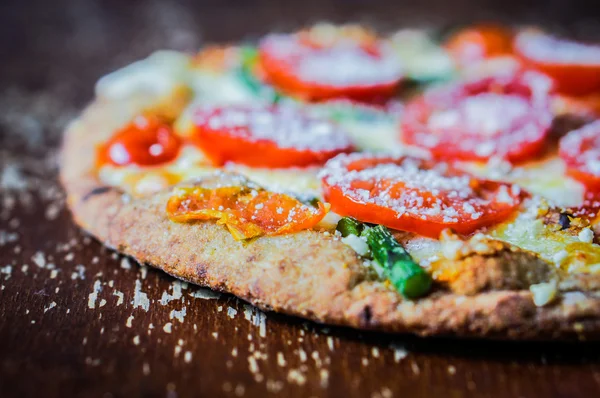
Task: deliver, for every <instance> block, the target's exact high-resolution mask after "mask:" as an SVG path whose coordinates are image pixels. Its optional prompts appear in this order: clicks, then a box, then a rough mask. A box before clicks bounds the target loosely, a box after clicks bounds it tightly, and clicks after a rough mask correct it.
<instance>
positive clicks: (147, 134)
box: [97, 115, 182, 166]
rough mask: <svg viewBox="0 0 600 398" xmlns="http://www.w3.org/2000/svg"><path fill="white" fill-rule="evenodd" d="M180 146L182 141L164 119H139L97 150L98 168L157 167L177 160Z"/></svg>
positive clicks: (142, 117) (147, 116)
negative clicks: (108, 165) (100, 166)
mask: <svg viewBox="0 0 600 398" xmlns="http://www.w3.org/2000/svg"><path fill="white" fill-rule="evenodd" d="M181 145H182V141H181V139H180V138H179V137H177V135H175V133H173V130H172V129H171V126H170V125H169V124H168V123H166V122H164V121H163V120H162V119H160V118H158V117H155V116H150V115H144V116H137V117H136V118H135V119H134V120H133V121H132V122H131V123H129V124H128V125H127V126H125V127H124V128H123V129H121V130H119V131H117V132H116V134H115V135H114V136H113V137H112V138H111V139H110V140H109V141H108V142H106V143H105V144H103V145H102V146H100V147H99V148H98V152H97V156H98V164H99V165H103V164H112V165H114V166H126V165H129V164H136V165H138V166H155V165H158V164H162V163H167V162H170V161H171V160H173V159H175V158H176V157H177V155H178V154H179V150H180V148H181Z"/></svg>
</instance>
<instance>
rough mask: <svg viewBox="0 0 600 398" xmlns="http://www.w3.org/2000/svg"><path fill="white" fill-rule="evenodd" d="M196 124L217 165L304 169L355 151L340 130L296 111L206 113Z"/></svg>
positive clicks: (264, 108)
mask: <svg viewBox="0 0 600 398" xmlns="http://www.w3.org/2000/svg"><path fill="white" fill-rule="evenodd" d="M194 124H195V126H196V128H197V131H196V134H195V142H196V143H197V145H198V146H199V147H200V148H201V149H202V150H203V151H204V152H205V153H206V155H207V156H208V157H209V158H210V159H211V160H212V161H213V162H214V163H215V164H217V165H222V164H224V163H226V162H236V163H242V164H245V165H248V166H254V167H272V168H276V167H304V166H310V165H316V164H323V163H325V161H327V159H329V158H332V157H334V156H335V155H337V154H339V153H342V152H349V151H351V150H352V149H353V148H352V144H351V142H350V139H349V138H348V136H347V135H346V134H345V133H344V132H343V131H342V130H340V129H339V128H338V127H337V125H335V124H333V123H331V122H329V121H327V120H324V119H319V118H313V117H310V116H308V115H306V114H305V113H303V112H302V111H301V110H300V109H299V108H297V107H293V106H257V107H249V106H234V107H224V108H203V109H199V110H198V111H197V112H196V113H195V114H194Z"/></svg>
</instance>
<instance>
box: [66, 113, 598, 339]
mask: <svg viewBox="0 0 600 398" xmlns="http://www.w3.org/2000/svg"><path fill="white" fill-rule="evenodd" d="M130 111H131V109H129V110H128V109H127V106H126V104H120V103H109V102H102V101H96V102H94V103H92V104H91V105H90V106H89V107H88V108H87V109H86V110H85V111H84V113H83V114H82V115H81V117H80V118H79V119H77V120H75V121H74V122H73V123H72V124H71V125H70V127H69V128H68V130H67V131H66V133H65V136H64V142H63V148H62V149H63V150H62V157H61V174H60V177H61V181H62V183H63V185H64V187H65V189H66V191H67V196H68V205H69V208H70V209H71V211H72V213H73V217H74V219H75V222H76V223H77V224H79V225H80V226H81V227H83V228H84V229H86V230H87V231H89V232H90V233H91V234H93V235H94V236H96V237H97V238H98V239H99V240H100V241H102V242H104V244H105V245H107V246H109V247H112V248H115V249H116V250H118V251H120V252H122V253H125V254H127V255H130V256H132V257H134V258H135V259H136V260H138V261H139V262H141V263H148V264H150V265H153V266H155V267H157V268H160V269H162V270H163V271H165V272H167V273H169V274H171V275H173V276H175V277H177V278H181V279H184V280H187V281H190V282H193V283H196V284H198V285H202V286H207V287H210V288H212V289H215V290H219V291H223V292H229V293H232V294H234V295H236V296H238V297H240V298H242V299H244V300H246V301H248V302H251V303H252V304H254V305H256V306H258V307H260V308H263V309H268V310H274V311H278V312H282V313H286V314H291V315H296V316H300V317H303V318H307V319H311V320H313V321H317V322H322V323H328V324H336V325H345V326H350V327H355V328H360V329H373V330H380V331H386V332H407V333H414V334H418V335H422V336H429V335H453V336H464V337H467V336H468V337H486V338H495V339H537V340H542V339H543V340H550V339H579V340H585V339H588V340H597V339H600V296H599V295H598V294H596V293H594V292H592V293H589V292H588V293H585V292H581V293H576V294H577V295H578V300H572V299H567V297H566V296H563V298H562V299H560V300H557V301H556V302H555V303H554V304H552V305H549V306H545V307H536V306H535V304H534V303H533V299H532V295H531V293H530V292H529V290H519V291H509V290H503V291H491V292H485V293H479V294H476V295H471V296H462V295H458V294H454V293H450V292H443V291H437V292H434V293H432V294H431V295H430V296H428V297H426V298H423V299H420V300H417V301H409V300H405V299H402V297H401V296H400V295H399V294H397V293H396V292H394V291H392V290H390V289H388V288H386V287H385V286H384V285H383V284H381V283H377V282H372V281H369V280H367V279H366V278H365V270H364V267H363V266H362V265H361V261H360V259H359V258H358V257H357V256H356V254H355V253H354V252H353V251H352V249H350V248H349V247H348V246H346V245H344V244H343V243H341V242H340V241H338V240H335V239H333V238H331V237H327V236H324V235H323V234H321V233H318V232H314V231H305V232H302V233H299V234H295V235H287V236H278V237H268V238H261V239H257V240H256V241H254V242H252V243H249V244H242V243H240V242H238V241H235V240H233V238H232V237H231V235H230V234H229V233H228V232H226V231H225V230H224V228H223V227H222V226H218V225H215V224H212V223H206V222H205V223H195V224H177V223H172V222H170V221H169V220H168V219H167V218H166V216H165V214H164V205H165V203H166V199H167V197H168V193H161V194H157V195H155V196H152V197H147V198H142V199H135V200H125V198H124V196H123V195H122V194H121V192H119V190H117V189H115V188H109V187H105V186H104V185H103V184H101V183H100V182H99V181H98V179H97V178H96V177H95V175H94V174H93V172H92V170H93V161H94V159H93V158H94V156H93V153H94V150H95V149H94V148H95V145H96V144H97V143H98V142H101V141H103V140H105V139H106V138H107V137H108V136H109V135H110V134H111V132H112V131H113V129H114V126H115V124H117V125H118V123H119V120H126V118H127V112H130ZM571 297H572V296H571Z"/></svg>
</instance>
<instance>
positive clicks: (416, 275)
mask: <svg viewBox="0 0 600 398" xmlns="http://www.w3.org/2000/svg"><path fill="white" fill-rule="evenodd" d="M337 230H338V231H340V233H341V234H342V236H347V235H350V234H353V235H357V236H363V237H365V238H366V239H367V244H368V245H369V248H370V249H371V253H372V255H373V260H375V261H376V262H377V263H378V264H379V265H381V267H383V269H384V270H385V275H386V276H387V278H388V280H389V281H390V282H391V283H392V284H393V285H394V286H395V287H396V289H397V290H398V291H399V292H400V293H401V294H402V295H403V296H404V297H407V298H411V299H412V298H417V297H421V296H423V295H425V294H427V292H429V289H430V288H431V282H432V280H431V276H430V275H429V274H428V273H427V272H426V271H425V270H424V269H423V268H421V267H420V266H419V264H417V263H416V262H415V261H414V260H413V259H412V257H411V256H410V254H408V252H407V251H406V250H405V249H404V248H403V247H402V245H400V243H398V242H397V241H396V239H394V237H393V236H392V234H391V233H390V231H389V230H388V229H387V228H386V227H384V226H383V225H377V226H373V227H366V226H365V225H364V224H362V223H361V222H359V221H357V220H355V219H353V218H349V217H344V218H342V219H341V220H340V222H338V225H337Z"/></svg>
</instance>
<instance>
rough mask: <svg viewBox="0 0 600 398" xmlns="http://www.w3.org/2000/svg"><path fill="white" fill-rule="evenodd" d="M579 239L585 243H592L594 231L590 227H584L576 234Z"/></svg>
mask: <svg viewBox="0 0 600 398" xmlns="http://www.w3.org/2000/svg"><path fill="white" fill-rule="evenodd" d="M577 237H578V238H579V240H580V241H582V242H585V243H592V242H593V241H594V231H592V230H591V229H590V228H584V229H582V230H581V232H579V234H578V235H577Z"/></svg>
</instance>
